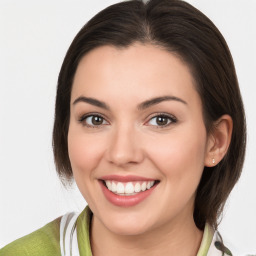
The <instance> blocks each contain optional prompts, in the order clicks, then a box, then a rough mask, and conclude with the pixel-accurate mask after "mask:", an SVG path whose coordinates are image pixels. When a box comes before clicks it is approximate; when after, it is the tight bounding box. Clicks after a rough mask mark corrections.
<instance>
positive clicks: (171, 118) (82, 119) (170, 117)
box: [78, 113, 177, 129]
mask: <svg viewBox="0 0 256 256" xmlns="http://www.w3.org/2000/svg"><path fill="white" fill-rule="evenodd" d="M89 117H99V118H102V119H103V121H105V122H108V121H107V120H106V118H105V117H104V116H102V115H100V114H98V113H97V114H96V113H95V114H94V113H90V114H86V115H83V116H81V117H80V118H79V120H78V121H79V122H80V123H82V124H83V125H84V126H87V127H89V128H101V127H102V126H103V125H106V124H100V125H90V124H88V123H86V122H85V120H86V119H87V118H89ZM158 117H161V118H167V119H168V123H167V124H165V125H152V126H155V127H156V128H157V129H159V128H160V129H163V128H166V127H168V126H170V125H171V124H174V123H177V118H176V117H175V116H173V115H170V114H166V113H156V114H154V115H153V116H151V117H150V119H149V121H147V122H146V124H148V123H149V122H150V121H152V120H153V119H154V118H158ZM108 123H109V122H108ZM148 126H150V125H148Z"/></svg>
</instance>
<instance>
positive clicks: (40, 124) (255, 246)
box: [0, 0, 256, 255]
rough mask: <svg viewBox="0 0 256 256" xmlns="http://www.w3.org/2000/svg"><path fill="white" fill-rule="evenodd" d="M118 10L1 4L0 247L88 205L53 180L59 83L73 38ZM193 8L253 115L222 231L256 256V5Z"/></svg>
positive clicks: (207, 2)
mask: <svg viewBox="0 0 256 256" xmlns="http://www.w3.org/2000/svg"><path fill="white" fill-rule="evenodd" d="M115 2H117V1H114V0H104V1H100V0H94V1H91V0H90V1H89V0H80V1H78V0H77V1H67V0H66V1H63V0H55V1H50V0H45V1H33V0H23V1H18V0H13V1H12V0H1V2H0V247H2V246H4V245H5V244H7V243H9V242H11V241H13V240H14V239H17V238H19V237H21V236H24V235H26V234H28V233H30V232H32V231H34V230H35V229H38V228H40V227H41V226H43V225H45V224H46V223H48V222H50V221H52V220H53V219H55V218H57V217H58V216H60V215H63V214H64V213H66V212H67V211H81V210H82V209H83V208H84V206H85V205H86V202H85V201H84V199H83V198H82V197H81V196H80V194H79V192H78V190H77V189H76V188H74V189H70V190H69V191H67V190H65V189H64V188H63V187H62V186H61V184H60V181H59V180H58V178H57V175H56V174H55V168H54V164H53V157H52V149H51V132H52V126H53V115H54V99H55V90H56V81H57V76H58V72H59V69H60V66H61V63H62V61H63V58H64V56H65V53H66V51H67V49H68V47H69V45H70V43H71V40H72V39H73V38H74V36H75V34H76V33H77V32H78V30H80V28H81V27H82V26H83V25H84V24H85V22H86V21H88V20H89V19H90V18H91V17H92V16H93V15H95V14H96V13H97V12H98V11H100V10H101V9H103V8H105V7H106V6H108V5H110V4H112V3H115ZM189 2H190V3H192V4H194V5H195V6H196V7H197V8H198V9H200V10H201V11H203V12H204V13H205V14H206V15H207V16H208V17H209V18H210V19H212V21H213V22H214V23H215V24H216V25H217V27H218V28H219V29H220V31H221V32H222V33H223V35H224V37H225V38H226V40H227V42H228V44H229V46H230V49H231V52H232V54H233V58H234V61H235V65H236V69H237V74H238V79H239V82H240V87H241V92H242V96H243V99H244V104H245V109H246V113H247V122H248V148H247V154H246V160H245V165H244V171H243V174H242V177H241V179H240V181H239V183H238V184H237V186H236V187H235V189H234V190H233V192H232V194H231V197H230V199H229V201H228V203H227V207H226V209H225V213H224V217H223V221H222V223H221V224H220V227H219V230H220V231H221V233H222V235H223V237H224V240H226V241H227V244H228V245H229V246H230V247H231V248H233V251H234V252H236V253H237V254H235V255H238V254H239V255H240V254H241V255H242V254H243V255H245V254H246V253H248V254H249V253H250V254H255V255H256V186H255V182H256V170H255V160H256V157H255V156H256V113H255V112H256V108H255V107H256V103H255V94H256V78H255V74H256V1H254V0H251V1H250V0H190V1H189Z"/></svg>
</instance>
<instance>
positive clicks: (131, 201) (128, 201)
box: [99, 175, 157, 207]
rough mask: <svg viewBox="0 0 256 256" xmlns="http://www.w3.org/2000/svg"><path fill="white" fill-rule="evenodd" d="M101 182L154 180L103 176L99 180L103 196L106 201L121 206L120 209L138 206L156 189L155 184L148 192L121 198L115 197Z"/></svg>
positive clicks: (130, 176) (119, 196)
mask: <svg viewBox="0 0 256 256" xmlns="http://www.w3.org/2000/svg"><path fill="white" fill-rule="evenodd" d="M102 180H115V181H119V182H129V181H154V179H149V178H144V177H139V176H132V175H128V176H119V175H108V176H103V177H101V178H100V179H99V183H100V186H101V188H102V191H103V194H104V195H105V197H106V199H107V200H108V201H109V202H110V203H112V204H114V205H116V206H121V207H131V206H134V205H137V204H139V203H140V202H142V201H143V200H144V199H146V198H147V197H148V196H149V195H150V194H151V193H152V192H153V191H154V189H155V188H156V186H157V184H156V185H154V186H153V187H151V188H150V189H148V190H145V191H142V192H139V193H137V194H135V195H130V196H122V195H117V194H115V193H113V192H111V191H110V190H108V189H107V188H106V186H105V185H104V182H103V181H102Z"/></svg>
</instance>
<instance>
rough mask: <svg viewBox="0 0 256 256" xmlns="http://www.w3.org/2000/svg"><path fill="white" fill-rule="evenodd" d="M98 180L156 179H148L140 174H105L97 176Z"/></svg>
mask: <svg viewBox="0 0 256 256" xmlns="http://www.w3.org/2000/svg"><path fill="white" fill-rule="evenodd" d="M99 179H100V180H115V181H120V182H128V181H155V180H156V179H150V178H146V177H141V176H135V175H127V176H120V175H115V174H113V175H106V176H102V177H100V178H99Z"/></svg>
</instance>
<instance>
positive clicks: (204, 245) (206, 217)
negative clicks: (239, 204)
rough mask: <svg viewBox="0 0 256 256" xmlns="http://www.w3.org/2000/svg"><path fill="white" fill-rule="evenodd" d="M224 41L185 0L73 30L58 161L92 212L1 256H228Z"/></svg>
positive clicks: (227, 58) (236, 120) (126, 5)
mask: <svg viewBox="0 0 256 256" xmlns="http://www.w3.org/2000/svg"><path fill="white" fill-rule="evenodd" d="M245 137H246V129H245V117H244V111H243V104H242V100H241V96H240V91H239V87H238V82H237V78H236V73H235V69H234V64H233V61H232V57H231V54H230V52H229V50H228V46H227V45H226V42H225V40H224V39H223V37H222V36H221V34H220V32H219V31H218V30H217V28H216V27H215V26H214V25H213V23H212V22H211V21H210V20H209V19H208V18H207V17H205V16H204V15H203V14H202V13H201V12H199V11H198V10H196V9H195V8H193V7H192V6H191V5H189V4H187V3H185V2H182V1H171V0H151V1H149V2H147V3H146V4H144V3H143V2H142V1H128V2H122V3H120V4H116V5H113V6H110V7H108V8H106V9H105V10H103V11H102V12H100V13H99V14H97V15H96V16H95V17H93V18H92V19H91V20H90V21H89V22H88V23H87V24H86V25H85V26H84V27H83V28H82V29H81V31H80V32H79V33H78V35H77V36H76V37H75V39H74V41H73V42H72V44H71V46H70V48H69V50H68V52H67V55H66V57H65V59H64V62H63V65H62V68H61V71H60V74H59V79H58V89H57V97H56V109H55V123H54V131H53V146H54V156H55V163H56V167H57V171H58V174H59V176H60V177H61V179H62V181H63V182H64V183H65V182H69V181H71V180H72V179H73V178H74V179H75V181H76V183H77V185H78V187H79V189H80V191H81V193H82V195H83V196H84V198H85V200H86V202H87V203H88V207H87V208H86V209H85V210H84V211H83V212H82V213H81V214H80V215H77V214H74V213H71V214H67V215H65V216H63V217H62V218H58V219H56V220H55V221H53V222H51V223H49V224H48V225H46V226H45V227H43V228H42V229H40V230H38V231H35V232H34V233H32V234H30V235H28V236H26V237H24V238H21V239H19V240H17V241H15V242H13V243H11V244H10V245H7V246H6V247H4V248H3V249H2V250H0V255H71V254H72V255H79V254H80V255H92V254H93V255H94V256H95V255H96V256H97V255H110V254H111V255H145V254H146V255H232V254H231V252H230V251H229V250H228V249H227V248H226V247H225V246H224V244H223V241H222V239H221V236H220V235H219V233H218V232H217V231H216V230H217V226H218V217H219V215H220V214H221V212H222V209H223V207H224V204H225V201H226V199H227V197H228V195H229V193H230V191H231V190H232V188H233V187H234V185H235V183H236V182H237V180H238V178H239V176H240V173H241V169H242V165H243V160H244V152H245Z"/></svg>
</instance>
